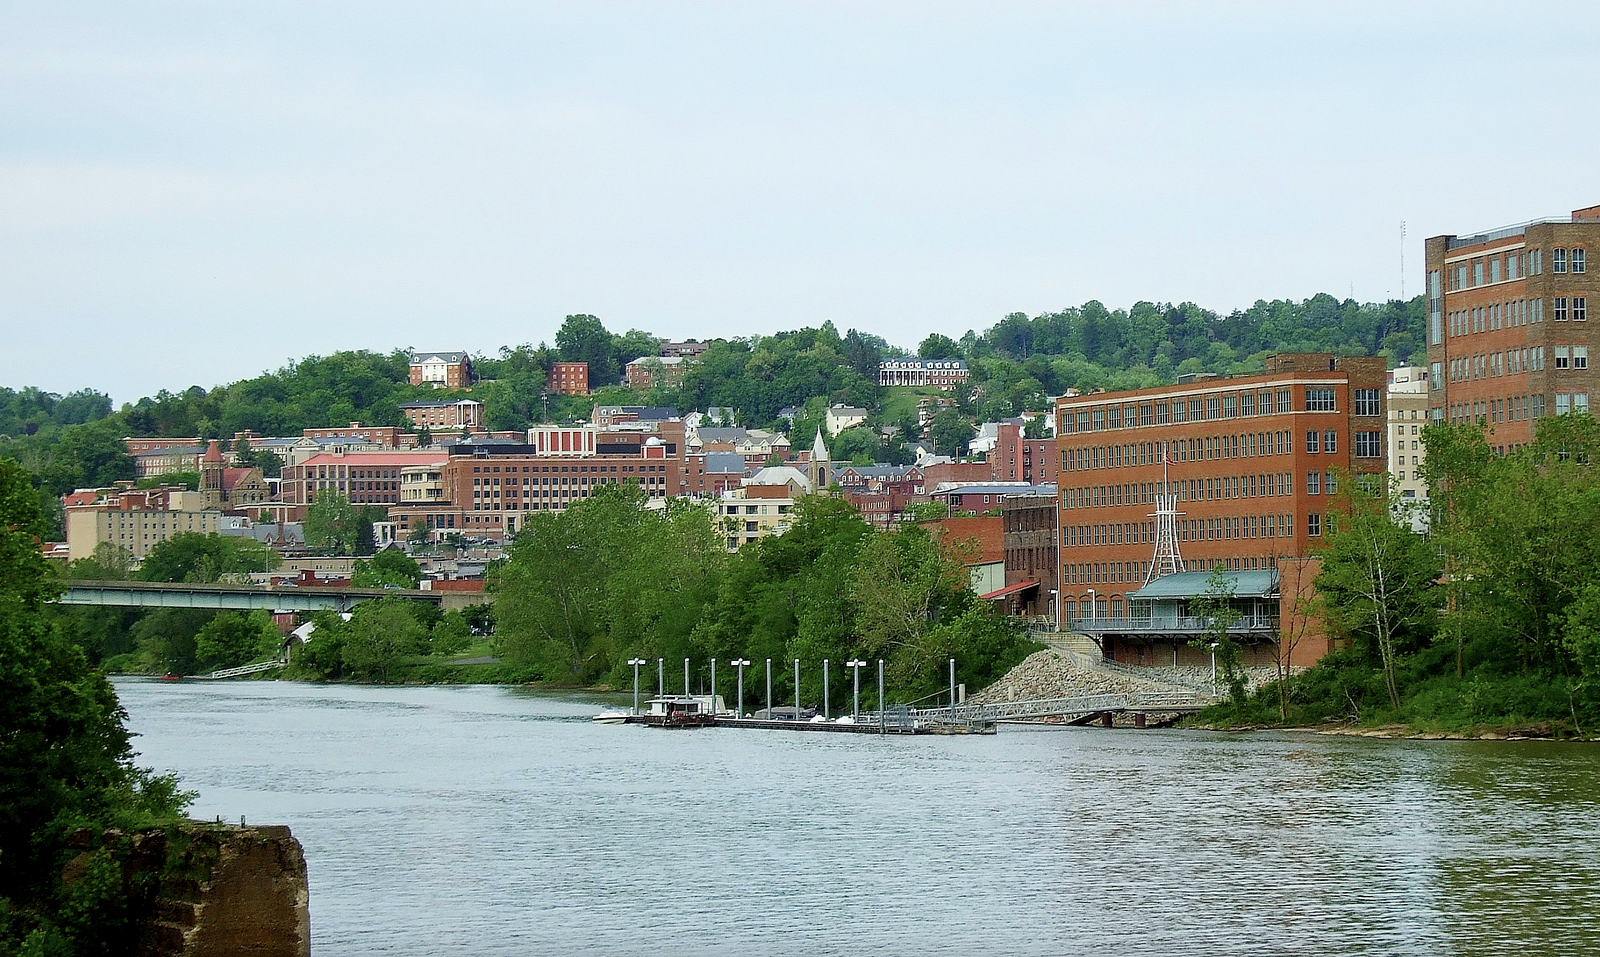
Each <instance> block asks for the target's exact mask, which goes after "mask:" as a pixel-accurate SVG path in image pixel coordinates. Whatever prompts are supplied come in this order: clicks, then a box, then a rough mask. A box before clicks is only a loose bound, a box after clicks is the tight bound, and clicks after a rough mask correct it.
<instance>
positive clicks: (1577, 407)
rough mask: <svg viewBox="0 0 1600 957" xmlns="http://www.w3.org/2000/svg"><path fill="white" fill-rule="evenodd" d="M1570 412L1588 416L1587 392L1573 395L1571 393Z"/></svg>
mask: <svg viewBox="0 0 1600 957" xmlns="http://www.w3.org/2000/svg"><path fill="white" fill-rule="evenodd" d="M1572 411H1574V412H1581V413H1583V414H1584V415H1588V414H1589V393H1587V392H1574V393H1572Z"/></svg>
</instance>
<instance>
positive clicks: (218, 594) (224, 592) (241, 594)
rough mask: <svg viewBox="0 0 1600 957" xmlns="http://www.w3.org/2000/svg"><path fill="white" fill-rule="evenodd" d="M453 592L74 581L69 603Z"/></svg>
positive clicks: (195, 604)
mask: <svg viewBox="0 0 1600 957" xmlns="http://www.w3.org/2000/svg"><path fill="white" fill-rule="evenodd" d="M448 594H450V593H449V592H435V591H423V590H420V589H407V588H327V587H321V586H289V587H279V588H274V587H270V586H264V585H263V586H257V585H200V584H189V583H177V584H169V583H166V582H103V581H69V582H67V583H66V590H65V591H64V592H63V593H62V595H61V598H60V599H59V600H60V602H61V603H62V604H64V605H121V606H133V607H153V608H237V609H245V610H256V609H260V610H262V611H323V610H328V611H349V610H350V609H351V608H352V607H354V606H355V605H357V604H359V603H361V602H364V601H371V600H372V599H374V598H407V599H410V600H412V601H430V602H433V603H434V604H439V603H440V602H441V601H443V599H444V597H445V596H446V595H448Z"/></svg>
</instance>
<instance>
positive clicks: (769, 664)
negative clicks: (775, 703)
mask: <svg viewBox="0 0 1600 957" xmlns="http://www.w3.org/2000/svg"><path fill="white" fill-rule="evenodd" d="M767 720H768V721H771V720H772V659H771V658H768V659H767Z"/></svg>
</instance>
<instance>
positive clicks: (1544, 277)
mask: <svg viewBox="0 0 1600 957" xmlns="http://www.w3.org/2000/svg"><path fill="white" fill-rule="evenodd" d="M1594 245H1600V206H1591V207H1589V208H1587V209H1578V210H1574V211H1573V213H1572V216H1571V217H1569V218H1566V219H1554V220H1539V221H1537V222H1531V223H1525V224H1522V225H1518V226H1506V227H1503V228H1501V229H1493V230H1489V231H1487V232H1482V233H1476V234H1473V235H1470V236H1435V237H1433V238H1431V239H1429V240H1428V241H1427V245H1426V254H1427V272H1428V275H1427V291H1428V400H1429V415H1430V417H1431V418H1432V419H1433V420H1434V421H1436V422H1443V421H1450V422H1462V421H1467V422H1471V421H1478V422H1483V423H1485V424H1487V425H1488V426H1490V428H1491V429H1492V430H1493V432H1492V435H1491V436H1490V444H1491V445H1493V446H1494V447H1495V448H1497V449H1500V450H1502V451H1503V450H1505V449H1508V448H1515V447H1516V446H1519V445H1523V444H1526V443H1527V442H1528V441H1529V440H1530V439H1531V438H1532V437H1533V424H1534V422H1535V421H1536V420H1538V419H1539V418H1541V417H1543V416H1546V415H1562V414H1565V413H1567V412H1587V411H1588V410H1589V397H1590V395H1591V394H1592V393H1594V392H1595V391H1596V388H1595V386H1596V381H1595V378H1594V372H1593V371H1592V370H1591V369H1590V366H1589V351H1590V349H1591V347H1592V345H1593V344H1592V343H1591V341H1590V340H1591V338H1592V337H1591V335H1590V333H1589V325H1588V318H1589V301H1590V300H1591V299H1594V298H1595V297H1596V295H1597V294H1600V276H1597V275H1596V273H1595V272H1594V271H1591V270H1590V269H1589V268H1588V247H1589V246H1594Z"/></svg>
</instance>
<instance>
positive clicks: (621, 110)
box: [0, 0, 1600, 403]
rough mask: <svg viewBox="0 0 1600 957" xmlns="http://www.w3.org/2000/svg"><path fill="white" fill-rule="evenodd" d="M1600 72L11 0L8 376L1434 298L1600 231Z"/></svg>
mask: <svg viewBox="0 0 1600 957" xmlns="http://www.w3.org/2000/svg"><path fill="white" fill-rule="evenodd" d="M1597 41H1600V6H1596V5H1593V4H1589V3H1539V4H1513V5H1507V4H1505V3H1503V2H1498V3H1472V2H1467V0H1457V2H1453V3H1448V4H1436V3H1424V2H1404V3H1396V2H1392V0H1390V2H1384V3H1363V2H1341V3H1337V4H1328V3H1293V2H1286V0H1278V2H1270V3H1267V2H1263V3H1254V2H1235V3H1209V4H1208V3H1197V2H1189V3H1153V2H1152V3H1140V2H1122V0H1119V2H1117V3H1110V4H1108V3H1104V2H1100V3H1092V4H1089V3H1085V4H1076V3H1067V2H1056V3H1037V4H1035V3H1006V2H995V0H989V2H984V3H969V4H943V3H938V2H928V0H921V2H914V3H912V2H907V3H871V2H865V0H851V2H841V3H826V2H816V3H790V4H780V3H748V2H744V3H732V2H730V3H693V2H680V3H605V2H586V3H580V4H573V3H560V4H544V3H537V2H517V3H478V2H471V0H457V2H453V3H450V4H435V3H429V4H413V3H407V2H403V0H388V2H384V3H375V2H374V3H358V2H351V3H340V2H337V0H319V2H316V3H291V2H282V3H272V2H259V3H251V4H231V3H217V2H215V0H207V2H194V3H139V2H133V3H129V2H125V0H124V2H116V3H109V2H107V3H96V2H75V3H24V2H21V0H0V333H3V336H4V343H3V347H0V386H9V387H11V388H20V387H22V386H26V385H36V386H39V387H41V388H45V389H47V390H49V391H54V392H67V391H71V390H74V389H79V388H84V387H90V388H95V389H98V390H101V391H105V392H109V393H110V394H111V395H112V397H113V399H114V400H115V401H116V402H118V403H121V402H126V401H132V400H135V399H137V398H138V397H140V396H142V395H150V394H154V393H155V392H156V391H158V390H160V389H168V390H171V391H174V392H176V391H180V390H182V389H184V388H187V387H188V386H190V385H200V386H202V387H206V388H210V387H212V386H215V385H218V384H223V383H226V382H231V381H234V380H237V379H240V378H245V377H248V376H252V375H256V374H259V373H261V372H263V371H266V370H269V369H275V368H278V367H280V366H282V365H284V364H285V363H286V362H289V361H292V360H294V359H296V358H299V357H301V356H305V355H309V354H323V355H325V354H327V353H329V352H332V351H336V350H340V349H372V350H377V351H382V352H387V351H389V350H392V349H395V348H406V347H415V348H419V349H466V350H468V351H471V352H486V353H490V354H493V353H494V352H496V351H497V350H498V349H499V348H500V347H501V346H502V345H515V344H518V343H524V342H530V343H538V342H541V341H551V340H553V338H554V335H555V331H556V329H557V328H558V327H559V326H560V324H561V320H562V318H563V317H565V316H566V315H568V314H571V313H591V314H594V315H597V316H599V317H600V318H601V319H602V320H603V321H604V322H605V324H606V326H607V327H608V328H610V329H612V330H613V331H616V332H622V331H626V330H628V329H632V328H639V329H645V330H649V331H651V332H654V333H656V334H658V335H661V336H665V337H672V338H689V337H693V338H698V339H708V338H717V337H733V336H748V335H752V334H757V333H770V332H774V331H778V330H781V329H793V328H798V327H801V326H805V325H817V324H820V323H821V322H823V321H824V320H832V321H833V323H834V324H835V326H837V327H838V328H839V330H840V331H841V332H842V331H844V330H846V329H849V328H852V327H854V328H859V329H862V330H864V331H868V332H872V333H875V334H877V335H881V336H884V337H885V338H887V339H888V340H889V341H890V342H892V343H895V344H898V345H905V346H913V347H914V346H915V345H916V343H917V342H918V341H920V340H921V339H922V338H923V337H924V336H926V335H927V334H929V333H930V332H942V333H945V334H947V335H951V336H955V337H959V336H960V335H961V334H962V333H963V332H965V331H966V330H968V329H976V330H980V331H981V330H982V329H984V328H987V327H988V326H990V325H992V324H994V323H995V322H997V321H998V320H1000V319H1001V318H1003V317H1004V316H1005V315H1006V314H1008V313H1011V312H1018V311H1021V312H1027V313H1029V314H1038V313H1041V312H1045V311H1050V310H1057V309H1061V308H1065V307H1068V306H1074V305H1080V304H1082V303H1084V302H1086V301H1088V300H1091V299H1097V300H1100V301H1101V302H1104V303H1105V304H1107V305H1108V306H1111V307H1126V306H1129V305H1131V304H1132V303H1134V302H1137V301H1140V300H1150V301H1154V302H1184V301H1192V302H1196V303H1199V304H1201V305H1202V306H1206V307H1208V308H1212V309H1216V310H1219V311H1222V312H1227V311H1230V310H1232V309H1235V308H1243V307H1247V306H1249V305H1250V304H1251V303H1252V302H1255V301H1256V300H1258V299H1274V298H1290V299H1297V300H1298V299H1304V298H1306V297H1309V296H1311V295H1314V294H1316V293H1318V292H1329V293H1332V294H1334V295H1336V296H1339V297H1341V298H1343V297H1346V296H1351V295H1353V296H1354V297H1355V298H1356V299H1358V300H1361V301H1381V300H1383V299H1385V298H1388V297H1392V296H1397V295H1399V294H1400V291H1401V283H1402V281H1403V282H1404V285H1405V292H1406V294H1407V295H1415V294H1416V293H1417V292H1418V291H1419V290H1420V289H1421V285H1422V243H1423V240H1424V238H1426V237H1428V236H1432V235H1439V234H1443V233H1462V234H1465V233H1471V232H1475V231H1478V230H1481V229H1487V228H1492V227H1496V226H1501V225H1506V224H1510V223H1517V222H1523V221H1527V220H1530V219H1536V218H1541V217H1547V216H1560V215H1565V214H1567V213H1568V212H1570V211H1571V210H1572V209H1575V208H1580V207H1584V206H1590V205H1594V204H1600V177H1597V176H1596V172H1597V166H1600V163H1597V160H1596V157H1597V156H1600V149H1597V147H1600V124H1597V123H1596V122H1595V121H1594V110H1593V107H1592V103H1591V100H1592V96H1591V90H1592V79H1593V77H1594V76H1596V75H1600V70H1597V69H1596V67H1597V63H1600V42H1597ZM1402 223H1404V224H1405V240H1404V242H1403V243H1402V240H1401V224H1402ZM1402 255H1403V259H1404V271H1403V272H1402V265H1401V263H1402Z"/></svg>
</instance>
